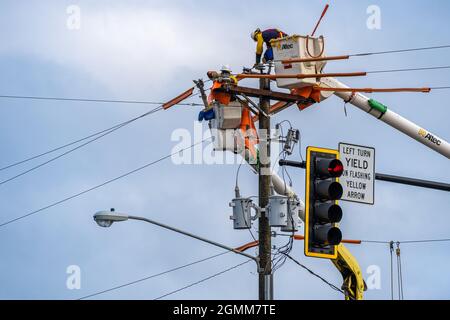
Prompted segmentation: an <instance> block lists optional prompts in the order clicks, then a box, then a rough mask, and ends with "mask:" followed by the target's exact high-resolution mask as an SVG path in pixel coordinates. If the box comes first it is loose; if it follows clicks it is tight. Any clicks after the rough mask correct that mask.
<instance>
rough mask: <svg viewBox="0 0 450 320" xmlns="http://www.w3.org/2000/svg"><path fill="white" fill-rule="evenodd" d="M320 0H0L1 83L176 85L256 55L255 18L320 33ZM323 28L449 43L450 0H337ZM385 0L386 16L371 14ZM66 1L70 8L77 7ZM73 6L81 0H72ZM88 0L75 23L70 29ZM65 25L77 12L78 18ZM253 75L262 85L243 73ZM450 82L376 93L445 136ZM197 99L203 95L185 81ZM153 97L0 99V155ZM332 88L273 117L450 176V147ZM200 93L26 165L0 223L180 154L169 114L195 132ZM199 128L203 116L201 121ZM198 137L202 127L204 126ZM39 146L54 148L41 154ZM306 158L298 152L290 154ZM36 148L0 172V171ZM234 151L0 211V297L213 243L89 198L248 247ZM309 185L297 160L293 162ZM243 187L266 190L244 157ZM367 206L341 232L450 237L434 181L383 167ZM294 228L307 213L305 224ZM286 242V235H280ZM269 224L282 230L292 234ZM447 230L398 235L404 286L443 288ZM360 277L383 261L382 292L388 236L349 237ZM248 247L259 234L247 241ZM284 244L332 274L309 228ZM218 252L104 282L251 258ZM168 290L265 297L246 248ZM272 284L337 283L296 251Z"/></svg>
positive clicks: (334, 35) (93, 277) (80, 92)
mask: <svg viewBox="0 0 450 320" xmlns="http://www.w3.org/2000/svg"><path fill="white" fill-rule="evenodd" d="M326 3H327V2H326V1H314V2H312V1H283V2H281V1H279V2H276V3H275V2H263V1H253V0H252V1H233V0H230V1H226V2H225V1H224V2H217V1H216V2H211V1H202V0H197V1H193V0H191V1H170V2H169V1H137V0H132V1H114V2H113V3H112V1H101V0H96V1H50V0H46V1H7V0H5V1H2V2H1V4H0V17H1V19H0V38H1V40H2V41H1V42H0V70H1V72H0V95H25V96H55V97H75V98H92V99H127V100H146V101H166V100H169V99H171V98H172V97H174V96H176V95H178V94H179V93H180V92H182V91H184V90H185V89H187V88H189V87H190V86H191V85H192V79H198V78H201V77H204V76H205V72H206V71H207V70H211V69H217V68H219V67H220V66H221V65H222V64H229V65H230V66H231V67H232V69H233V70H235V71H236V72H238V71H240V70H241V68H242V67H243V66H249V65H252V64H253V62H254V43H253V42H252V40H251V39H250V38H249V34H250V32H251V31H253V30H254V29H255V28H256V27H260V28H261V29H263V28H269V27H278V28H281V29H282V30H284V31H285V32H287V33H290V34H294V33H295V34H307V33H309V32H311V30H312V28H313V26H314V24H315V21H316V20H317V18H318V16H319V15H320V13H321V10H322V8H323V7H324V5H325V4H326ZM329 3H330V4H331V8H330V10H329V11H328V14H327V16H326V19H325V20H324V21H323V23H322V25H321V27H320V30H319V31H320V33H321V34H323V35H324V36H325V37H326V45H327V46H326V50H327V53H328V54H329V55H337V54H348V53H360V52H368V51H383V50H391V49H399V48H410V47H423V46H434V45H443V44H449V43H450V35H449V34H448V32H447V30H448V29H449V22H448V17H447V13H448V10H449V9H450V8H449V7H450V4H449V3H448V1H433V3H432V4H430V3H427V2H425V1H395V3H393V2H392V1H361V0H359V1H356V0H353V1H350V0H349V1H345V2H344V1H329ZM370 5H377V6H378V7H379V8H380V10H381V11H380V12H381V29H380V30H371V29H369V28H368V27H367V24H366V22H367V19H368V17H369V15H368V14H367V8H368V7H369V6H370ZM71 6H72V7H71ZM73 6H75V7H73ZM73 8H78V9H80V14H81V15H80V18H81V20H80V25H79V28H75V29H73V28H69V27H68V23H69V26H71V21H72V20H71V18H72V17H73V16H72V14H73V11H72V10H71V9H73ZM72 26H73V25H72ZM449 52H450V51H449V50H448V49H443V50H433V51H423V52H416V53H404V54H393V55H381V56H371V57H364V58H354V59H352V60H349V61H346V62H335V63H329V65H328V66H327V69H326V70H327V71H340V72H350V71H371V70H383V69H398V68H412V67H428V66H441V65H448V57H449ZM345 82H347V83H348V84H349V85H352V86H372V87H403V86H408V87H409V86H411V87H414V86H448V85H450V80H449V71H446V70H439V71H422V72H411V73H392V74H377V75H370V76H368V77H365V78H354V79H346V80H345ZM247 84H248V85H253V84H252V83H251V82H247ZM449 94H450V91H448V90H442V91H435V92H432V93H430V94H416V93H399V94H376V95H373V97H374V98H376V99H377V100H380V101H382V102H383V103H384V104H386V105H388V106H389V107H390V108H391V109H392V110H394V111H396V112H398V113H400V114H401V115H403V116H405V117H406V118H408V119H410V120H411V121H414V122H417V123H418V124H420V125H421V126H423V127H424V128H427V129H429V130H430V131H432V132H435V133H436V134H437V135H439V136H441V137H443V138H444V139H450V130H449V118H450V117H449V115H450V113H449V111H448V101H447V99H448V98H449ZM189 101H190V102H199V99H198V97H193V98H191V99H190V100H189ZM149 108H151V106H147V105H132V104H101V103H87V102H85V103H80V102H60V101H34V100H14V99H4V98H2V99H0V119H1V121H2V122H1V123H2V125H1V126H0V146H1V149H0V150H1V153H0V154H1V157H0V167H4V166H6V165H8V164H11V163H14V162H16V161H19V160H22V159H24V158H27V157H30V156H33V155H35V154H39V153H41V152H44V151H46V150H48V149H51V148H54V147H57V146H60V145H63V144H65V143H68V142H71V141H73V140H76V139H79V138H81V137H84V136H87V135H89V134H91V133H93V132H96V131H99V130H102V129H105V128H108V127H110V126H112V125H115V124H117V123H120V122H122V121H126V120H128V119H130V118H132V117H134V116H137V115H140V114H142V113H143V112H145V111H147V110H149ZM347 110H348V116H347V117H346V116H345V114H344V107H343V102H342V101H341V100H339V99H338V98H335V97H331V98H330V99H328V100H326V101H325V102H323V103H321V104H319V105H315V106H314V107H311V108H308V109H307V110H304V111H302V112H300V111H298V110H297V109H296V108H291V109H289V110H286V111H284V112H282V113H280V114H278V115H277V116H275V117H274V119H273V122H279V121H282V120H285V119H288V120H290V121H291V122H292V123H293V125H294V126H295V127H297V128H299V129H300V131H301V134H302V138H303V139H302V147H303V154H304V153H305V147H306V146H308V145H314V146H321V147H328V148H337V145H338V143H339V142H341V141H345V142H349V143H354V144H359V145H366V146H371V147H374V148H376V153H377V158H376V171H377V172H380V173H387V174H394V175H404V176H409V177H415V178H421V179H428V180H436V181H443V182H447V183H448V182H449V181H450V173H448V172H445V171H444V168H446V165H448V159H446V158H445V157H443V156H441V155H439V154H438V153H435V152H434V151H431V150H429V149H428V148H426V147H424V146H422V145H420V144H418V143H417V142H415V141H413V140H411V139H410V138H408V137H406V136H404V135H403V134H401V133H399V132H397V131H395V130H394V129H392V128H390V127H388V126H386V125H385V124H383V123H380V122H377V121H376V120H375V119H373V118H372V117H370V116H368V115H367V114H365V113H363V112H361V111H360V110H359V109H356V108H353V107H352V106H347ZM199 111H200V107H192V106H177V107H174V108H173V109H171V110H168V111H164V112H158V113H156V114H154V115H151V116H149V117H146V118H143V119H141V120H139V121H136V122H134V123H133V124H131V125H129V126H126V127H124V128H122V129H120V130H118V131H116V132H114V133H113V134H111V135H108V136H106V137H104V138H102V139H100V140H98V141H96V142H94V143H92V144H90V145H88V146H86V147H85V148H81V149H79V150H77V151H76V152H74V153H72V154H70V155H68V156H66V157H63V158H61V159H58V160H57V161H55V162H53V163H52V164H49V165H47V166H44V167H42V168H40V169H39V170H36V171H34V172H32V173H30V174H27V175H24V176H21V177H20V178H17V179H15V180H13V181H10V182H9V183H5V184H1V185H0V205H1V218H0V224H1V223H4V222H6V221H9V220H11V219H14V218H16V217H19V216H22V215H25V214H27V213H30V212H32V211H34V210H36V209H39V208H41V207H45V206H46V205H48V204H50V203H53V202H55V201H58V200H61V199H63V198H66V197H69V196H71V195H73V194H76V193H78V192H80V191H82V190H85V189H88V188H90V187H92V186H95V185H97V184H100V183H102V182H104V181H106V180H109V179H111V178H114V177H116V176H119V175H121V174H123V173H125V172H127V171H130V170H132V169H135V168H137V167H139V166H142V165H144V164H146V163H149V162H151V161H154V160H156V159H158V158H160V157H162V156H165V155H168V154H170V152H171V150H172V148H173V147H174V146H175V144H176V142H174V141H172V140H171V134H172V132H173V131H174V130H175V129H180V128H183V129H187V130H189V131H190V132H192V133H193V132H194V123H195V119H196V116H197V113H198V112H199ZM203 129H204V130H205V131H206V126H205V125H204V127H203ZM197 139H198V137H197ZM46 159H47V158H46ZM292 159H293V160H298V155H297V156H295V157H293V158H292ZM42 161H44V159H38V160H36V161H35V162H33V163H27V164H24V165H21V166H17V167H14V168H11V169H8V170H3V171H0V179H1V180H5V179H7V178H9V177H11V176H14V175H15V174H18V173H20V172H22V171H24V170H26V169H27V168H30V167H31V166H33V164H34V165H36V164H39V163H40V162H42ZM236 170H237V165H174V164H173V163H172V161H171V160H170V159H168V160H166V161H164V162H161V163H158V164H156V165H154V166H151V167H149V168H147V169H146V170H143V171H141V172H139V173H136V174H134V175H131V176H129V177H127V178H125V179H121V180H119V181H117V182H114V183H112V184H109V185H108V186H105V187H103V188H100V189H98V190H95V191H93V192H89V193H87V194H85V195H83V196H81V197H78V198H76V199H73V200H71V201H68V202H65V203H63V204H60V205H58V206H55V207H52V208H50V209H48V210H44V211H41V212H39V213H37V214H35V215H32V216H30V217H27V218H25V219H22V220H19V221H16V222H14V223H11V224H8V225H5V226H3V227H0V284H1V285H0V298H2V299H76V298H79V297H82V296H85V295H89V294H92V293H95V292H98V291H102V290H105V289H108V288H111V287H114V286H117V285H121V284H124V283H127V282H130V281H134V280H137V279H140V278H143V277H146V276H149V275H152V274H154V273H158V272H162V271H165V270H168V269H171V268H173V267H177V266H179V265H183V264H185V263H189V262H192V261H195V260H198V259H202V258H205V257H208V256H211V255H213V254H216V253H219V252H221V251H220V250H218V249H216V248H214V247H211V246H208V245H205V244H202V243H200V242H198V241H196V240H193V239H189V238H185V237H183V236H180V235H177V234H174V233H171V232H169V231H165V230H162V229H159V228H156V227H153V226H151V225H148V224H143V223H137V222H127V223H122V224H117V225H114V226H113V227H112V228H109V229H100V228H99V227H98V226H97V225H96V224H95V223H94V222H93V221H92V215H93V213H94V212H96V211H98V210H102V209H108V208H111V207H114V208H116V210H117V211H121V212H126V213H129V214H133V215H142V216H147V217H149V218H153V219H156V220H158V221H161V222H164V223H167V224H170V225H173V226H177V227H180V228H183V229H185V230H188V231H191V232H194V233H196V234H199V235H202V236H205V237H207V238H210V239H213V240H216V241H219V242H222V243H225V244H228V245H230V246H239V245H242V244H243V243H246V242H249V241H251V240H252V239H251V237H250V234H249V233H248V232H247V231H235V230H233V228H232V224H231V221H230V220H229V215H230V208H229V207H228V203H229V201H230V200H231V198H232V197H233V189H234V177H235V174H236ZM290 174H291V176H292V178H293V182H294V188H295V189H296V190H297V192H298V193H299V195H303V192H304V173H303V172H302V171H301V170H295V169H292V170H290ZM240 187H241V191H242V192H243V193H244V194H245V195H254V194H256V193H257V177H256V176H255V175H254V174H253V173H251V172H250V171H249V170H248V169H247V168H245V169H243V170H241V175H240ZM375 188H376V198H375V205H374V206H366V205H361V204H352V203H342V207H343V210H344V219H343V222H342V225H341V228H342V230H343V234H344V237H345V238H349V239H364V240H382V241H390V240H400V241H402V240H415V239H431V238H449V237H450V228H449V225H450V212H449V208H450V198H449V196H448V194H446V193H444V192H439V191H430V190H426V189H417V188H413V187H407V186H400V185H393V184H388V183H384V182H376V187H375ZM300 232H302V230H301V231H300ZM282 240H283V241H285V239H282ZM283 241H280V239H274V242H275V243H276V244H282V243H283ZM448 246H449V244H448V243H439V244H438V243H434V244H415V245H412V244H411V245H406V244H405V245H403V246H402V260H403V277H404V279H403V282H404V295H405V298H407V299H448V298H449V297H450V275H449V273H448V271H447V270H448V265H449V264H450V256H449V250H448ZM349 249H350V250H351V252H352V253H353V254H354V255H355V257H356V258H357V259H358V261H359V263H360V265H361V269H362V271H363V273H364V276H365V278H367V277H368V276H369V274H368V273H367V270H368V268H370V267H371V266H377V267H378V268H379V270H380V271H381V288H380V289H372V290H369V291H367V292H366V298H367V299H389V298H390V268H389V248H388V247H387V246H386V245H380V244H363V245H360V246H349ZM249 252H250V253H255V251H254V250H251V251H249ZM292 255H293V256H294V257H296V258H297V259H299V260H300V261H301V262H302V263H304V264H305V265H307V266H309V267H311V268H312V269H314V270H315V271H316V272H317V273H319V274H321V275H322V276H323V277H325V278H326V279H328V280H329V281H330V282H332V283H334V284H336V285H338V286H340V285H341V278H340V274H339V272H338V271H337V270H336V269H335V268H334V266H333V265H332V264H331V263H330V262H329V261H327V260H319V259H311V258H306V257H305V256H304V255H303V243H302V242H297V243H295V247H294V249H293V252H292ZM242 261H243V260H242V257H239V256H234V255H232V254H227V255H223V256H221V257H218V258H216V259H212V260H210V261H207V262H205V263H202V264H198V265H196V266H193V267H190V268H186V269H183V270H181V271H177V272H173V273H169V274H167V275H164V276H161V277H157V278H154V279H150V280H148V281H145V282H142V283H139V284H136V285H133V286H129V287H126V288H122V289H120V290H115V291H112V292H109V293H106V294H103V295H99V296H97V297H96V298H99V299H153V298H156V297H158V296H161V295H163V294H165V293H168V292H170V291H173V290H176V289H178V288H181V287H183V286H185V285H188V284H190V283H192V282H195V281H198V280H200V279H202V278H205V277H207V276H209V275H211V274H214V273H216V272H219V271H221V270H224V269H227V268H229V267H231V266H234V265H236V264H238V263H240V262H242ZM73 265H75V266H78V267H79V268H80V270H81V288H80V289H74V290H70V289H68V288H67V286H66V282H67V278H68V276H69V275H68V274H67V268H68V267H69V266H73ZM170 297H171V298H173V299H255V298H257V274H256V272H255V267H254V265H253V264H251V263H249V264H247V265H245V266H243V267H241V268H239V269H236V270H233V271H230V272H229V273H226V274H224V275H221V276H220V277H217V278H214V279H211V280H209V281H207V282H205V283H202V284H200V285H197V286H194V287H192V288H189V289H187V290H184V291H181V292H179V293H177V294H174V295H172V296H170ZM275 297H276V298H279V299H342V296H341V294H340V293H337V292H335V291H332V290H331V289H330V288H329V287H328V286H326V285H325V284H324V283H323V282H321V281H320V280H319V279H317V278H314V277H312V276H311V275H310V274H309V273H307V272H305V271H304V270H302V269H300V268H299V267H298V266H296V265H295V264H293V263H291V262H287V263H286V264H285V265H284V266H283V268H281V269H280V270H279V271H278V272H277V273H276V274H275Z"/></svg>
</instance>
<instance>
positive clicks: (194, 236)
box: [128, 216, 259, 267]
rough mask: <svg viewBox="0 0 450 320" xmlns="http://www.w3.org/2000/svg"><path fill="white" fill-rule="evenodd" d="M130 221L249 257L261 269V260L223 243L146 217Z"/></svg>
mask: <svg viewBox="0 0 450 320" xmlns="http://www.w3.org/2000/svg"><path fill="white" fill-rule="evenodd" d="M128 219H130V220H139V221H144V222H148V223H151V224H154V225H156V226H158V227H161V228H164V229H168V230H171V231H174V232H177V233H181V234H183V235H185V236H188V237H191V238H194V239H197V240H200V241H202V242H206V243H208V244H211V245H213V246H216V247H219V248H222V249H225V250H227V251H232V252H234V253H237V254H240V255H241V256H244V257H247V258H250V259H252V260H253V261H255V262H256V264H257V265H258V267H259V260H258V258H257V257H254V256H252V255H249V254H247V253H245V252H240V251H238V250H237V249H234V248H231V247H228V246H226V245H224V244H221V243H218V242H215V241H212V240H208V239H205V238H202V237H200V236H197V235H195V234H192V233H189V232H186V231H183V230H180V229H177V228H174V227H171V226H168V225H165V224H163V223H160V222H157V221H154V220H150V219H147V218H144V217H136V216H128Z"/></svg>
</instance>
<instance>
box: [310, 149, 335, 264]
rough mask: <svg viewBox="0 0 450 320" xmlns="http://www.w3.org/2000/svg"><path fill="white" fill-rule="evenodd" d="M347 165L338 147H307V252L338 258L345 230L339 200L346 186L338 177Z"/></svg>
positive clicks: (319, 256)
mask: <svg viewBox="0 0 450 320" xmlns="http://www.w3.org/2000/svg"><path fill="white" fill-rule="evenodd" d="M343 171H344V166H343V164H342V162H341V161H340V160H339V152H338V151H337V150H331V149H323V148H316V147H308V148H307V158H306V176H305V180H306V188H305V190H306V195H305V199H306V201H305V255H306V256H308V257H316V258H327V259H336V258H337V245H339V244H340V243H341V240H342V233H341V230H340V229H339V228H338V223H339V222H340V221H341V219H342V209H341V207H340V206H339V203H338V200H339V199H340V198H341V197H342V193H343V188H342V185H341V184H340V183H339V177H340V176H341V175H342V173H343Z"/></svg>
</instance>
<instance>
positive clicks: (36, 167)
mask: <svg viewBox="0 0 450 320" xmlns="http://www.w3.org/2000/svg"><path fill="white" fill-rule="evenodd" d="M160 110H163V108H162V107H157V108H155V109H153V110H151V111H149V112H146V113H144V114H142V115H140V116H139V117H136V118H133V119H131V120H128V121H126V122H124V123H122V124H120V125H118V126H115V127H113V129H111V130H109V131H106V132H104V133H102V134H101V135H99V136H96V137H95V138H92V139H91V140H88V141H86V142H85V143H83V144H81V145H79V146H76V147H74V148H72V149H69V150H68V151H66V152H64V153H62V154H60V155H58V156H55V157H53V158H51V159H49V160H47V161H44V162H42V163H40V164H38V165H36V166H34V167H31V168H30V169H27V170H25V171H23V172H21V173H18V174H16V175H14V176H12V177H10V178H8V179H6V180H2V181H0V185H3V184H5V183H8V182H10V181H12V180H15V179H17V178H19V177H21V176H23V175H25V174H28V173H30V172H32V171H35V170H37V169H39V168H41V167H43V166H45V165H47V164H49V163H51V162H53V161H56V160H58V159H59V158H62V157H64V156H66V155H68V154H70V153H72V152H74V151H76V150H78V149H81V148H82V147H85V146H87V145H88V144H91V143H92V142H95V141H97V140H99V139H101V138H103V137H104V136H106V135H109V134H111V133H113V132H114V131H117V130H119V129H121V128H123V127H124V126H126V125H128V124H130V123H132V122H134V121H136V120H139V119H141V118H143V117H146V116H148V115H151V114H153V113H156V112H158V111H160ZM35 158H36V157H35ZM22 162H23V161H22ZM9 167H11V166H9Z"/></svg>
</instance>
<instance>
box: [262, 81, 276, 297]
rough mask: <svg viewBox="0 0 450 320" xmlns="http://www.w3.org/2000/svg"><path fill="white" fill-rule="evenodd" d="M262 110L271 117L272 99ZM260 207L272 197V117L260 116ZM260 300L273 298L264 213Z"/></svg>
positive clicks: (267, 83)
mask: <svg viewBox="0 0 450 320" xmlns="http://www.w3.org/2000/svg"><path fill="white" fill-rule="evenodd" d="M259 86H260V89H261V90H270V80H269V79H260V81H259ZM260 108H261V109H262V110H263V111H264V112H265V114H266V115H269V110H270V99H269V98H267V97H261V98H260ZM259 129H260V130H259V139H260V140H259V145H260V148H259V206H260V208H265V207H266V206H267V204H268V202H269V196H270V180H271V173H272V172H271V167H270V117H269V116H264V115H263V114H260V115H259ZM258 230H259V259H260V268H261V270H260V272H259V299H260V300H271V299H272V297H273V288H272V275H271V273H272V261H271V232H270V226H269V219H268V217H266V213H265V212H263V213H262V214H261V217H260V218H259V229H258Z"/></svg>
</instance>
